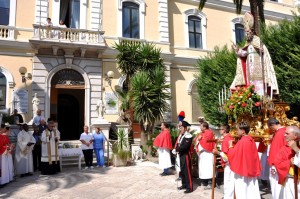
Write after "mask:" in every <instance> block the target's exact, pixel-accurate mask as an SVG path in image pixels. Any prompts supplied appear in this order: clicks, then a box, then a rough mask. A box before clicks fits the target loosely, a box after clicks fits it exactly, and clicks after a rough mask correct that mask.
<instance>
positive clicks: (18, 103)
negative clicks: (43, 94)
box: [13, 89, 28, 113]
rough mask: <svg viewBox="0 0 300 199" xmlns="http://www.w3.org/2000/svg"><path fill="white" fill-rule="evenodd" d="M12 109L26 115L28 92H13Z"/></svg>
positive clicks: (21, 90)
mask: <svg viewBox="0 0 300 199" xmlns="http://www.w3.org/2000/svg"><path fill="white" fill-rule="evenodd" d="M13 108H14V109H17V110H18V112H19V113H28V90H25V89H18V90H14V92H13Z"/></svg>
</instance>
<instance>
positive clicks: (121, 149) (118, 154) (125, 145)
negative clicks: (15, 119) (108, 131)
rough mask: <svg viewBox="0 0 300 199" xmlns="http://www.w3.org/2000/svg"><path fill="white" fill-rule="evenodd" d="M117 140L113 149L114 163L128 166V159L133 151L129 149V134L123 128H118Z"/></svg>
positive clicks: (116, 165)
mask: <svg viewBox="0 0 300 199" xmlns="http://www.w3.org/2000/svg"><path fill="white" fill-rule="evenodd" d="M116 136H117V140H116V141H115V143H114V144H113V146H112V150H113V165H114V166H115V167H118V166H126V165H127V161H128V159H129V158H130V157H131V152H130V150H129V148H130V147H129V141H130V139H129V138H128V134H127V133H126V132H125V130H124V129H123V128H121V129H118V132H116Z"/></svg>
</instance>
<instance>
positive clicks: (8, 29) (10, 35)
mask: <svg viewBox="0 0 300 199" xmlns="http://www.w3.org/2000/svg"><path fill="white" fill-rule="evenodd" d="M14 32H15V27H12V26H1V25H0V39H14Z"/></svg>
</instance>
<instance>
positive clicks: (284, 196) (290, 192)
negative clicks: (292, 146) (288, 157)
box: [279, 153, 300, 199]
mask: <svg viewBox="0 0 300 199" xmlns="http://www.w3.org/2000/svg"><path fill="white" fill-rule="evenodd" d="M294 165H296V166H297V167H300V157H299V153H297V154H296V155H295V157H294ZM297 187H298V199H300V186H299V181H298V185H297ZM279 198H280V199H290V198H291V199H293V198H295V187H294V178H287V180H286V182H285V184H284V186H281V189H280V193H279Z"/></svg>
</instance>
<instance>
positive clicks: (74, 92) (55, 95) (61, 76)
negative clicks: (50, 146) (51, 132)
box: [50, 69, 85, 140]
mask: <svg viewBox="0 0 300 199" xmlns="http://www.w3.org/2000/svg"><path fill="white" fill-rule="evenodd" d="M50 96H51V97H50V117H51V118H53V119H55V120H57V122H58V129H59V131H60V132H61V140H78V139H79V137H80V134H81V132H82V127H83V125H84V104H85V100H84V99H85V90H84V79H83V77H82V75H81V74H80V73H79V72H77V71H75V70H72V69H63V70H60V71H58V72H57V73H56V74H55V75H54V76H53V78H52V80H51V94H50Z"/></svg>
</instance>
